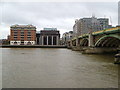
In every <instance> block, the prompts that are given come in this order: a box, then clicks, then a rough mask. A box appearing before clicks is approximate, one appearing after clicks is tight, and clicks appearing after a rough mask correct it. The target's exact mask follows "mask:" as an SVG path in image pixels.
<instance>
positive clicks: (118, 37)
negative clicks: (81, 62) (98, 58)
mask: <svg viewBox="0 0 120 90" xmlns="http://www.w3.org/2000/svg"><path fill="white" fill-rule="evenodd" d="M67 47H68V48H72V49H73V50H79V51H82V52H83V53H108V52H114V51H117V50H119V49H120V26H117V27H114V28H110V29H105V30H101V31H96V32H91V33H88V34H83V35H80V36H77V37H74V38H73V39H72V40H70V41H68V43H67Z"/></svg>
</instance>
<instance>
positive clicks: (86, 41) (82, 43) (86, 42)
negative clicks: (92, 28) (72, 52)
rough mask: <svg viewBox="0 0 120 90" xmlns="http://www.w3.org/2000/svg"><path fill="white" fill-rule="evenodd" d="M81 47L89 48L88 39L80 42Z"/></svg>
mask: <svg viewBox="0 0 120 90" xmlns="http://www.w3.org/2000/svg"><path fill="white" fill-rule="evenodd" d="M80 46H88V39H86V38H85V39H82V40H81V41H80Z"/></svg>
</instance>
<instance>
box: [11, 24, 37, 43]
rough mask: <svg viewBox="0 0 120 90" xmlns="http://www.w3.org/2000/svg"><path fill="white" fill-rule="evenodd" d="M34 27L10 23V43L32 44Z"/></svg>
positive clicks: (34, 34) (34, 32) (34, 35)
mask: <svg viewBox="0 0 120 90" xmlns="http://www.w3.org/2000/svg"><path fill="white" fill-rule="evenodd" d="M35 42H36V27H35V26H33V25H12V26H11V27H10V45H34V44H35Z"/></svg>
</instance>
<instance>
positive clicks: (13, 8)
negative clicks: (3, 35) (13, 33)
mask: <svg viewBox="0 0 120 90" xmlns="http://www.w3.org/2000/svg"><path fill="white" fill-rule="evenodd" d="M1 7H2V22H3V23H5V24H7V25H12V24H33V25H36V26H37V27H38V30H39V28H44V27H47V26H49V27H57V28H58V29H63V30H64V29H65V31H64V32H66V31H69V30H72V26H73V25H74V20H75V19H79V18H83V17H91V15H92V13H94V14H95V15H96V17H104V15H106V16H107V17H109V16H111V17H112V22H113V24H114V25H116V24H117V3H116V2H110V3H109V2H103V3H102V2H101V3H99V2H92V3H90V2H86V3H82V2H79V3H78V2H73V3H66V2H62V3H60V2H59V3H54V2H47V3H46V2H24V3H22V2H21V3H20V2H19V3H18V2H9V3H2V4H0V8H1ZM0 15H1V14H0ZM8 32H9V30H8ZM61 32H63V31H61Z"/></svg>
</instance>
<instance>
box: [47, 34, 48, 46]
mask: <svg viewBox="0 0 120 90" xmlns="http://www.w3.org/2000/svg"><path fill="white" fill-rule="evenodd" d="M47 45H48V36H47Z"/></svg>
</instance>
